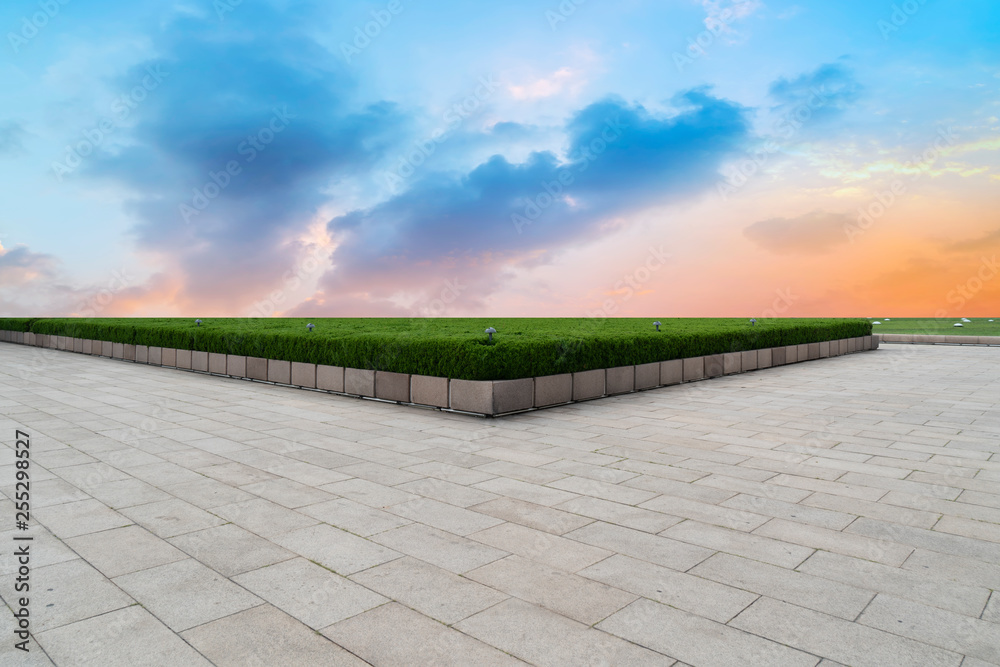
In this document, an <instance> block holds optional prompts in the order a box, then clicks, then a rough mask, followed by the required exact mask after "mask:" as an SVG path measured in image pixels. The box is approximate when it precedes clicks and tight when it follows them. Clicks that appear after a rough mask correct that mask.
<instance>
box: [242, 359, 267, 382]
mask: <svg viewBox="0 0 1000 667" xmlns="http://www.w3.org/2000/svg"><path fill="white" fill-rule="evenodd" d="M247 377H248V378H250V379H252V380H267V359H263V358H261V357H247Z"/></svg>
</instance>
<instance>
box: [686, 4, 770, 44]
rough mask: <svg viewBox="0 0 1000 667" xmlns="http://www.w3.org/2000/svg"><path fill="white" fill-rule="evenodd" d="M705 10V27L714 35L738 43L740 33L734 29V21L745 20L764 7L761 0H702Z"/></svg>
mask: <svg viewBox="0 0 1000 667" xmlns="http://www.w3.org/2000/svg"><path fill="white" fill-rule="evenodd" d="M701 6H702V7H703V8H704V9H705V20H704V24H705V27H706V28H707V29H708V30H710V31H712V32H713V33H718V34H723V35H726V36H727V41H729V42H730V43H736V41H738V39H737V38H739V37H740V35H739V33H738V32H737V30H736V29H735V28H733V26H732V23H733V21H738V20H742V19H745V18H747V17H749V16H751V15H753V14H754V13H755V12H756V11H757V10H758V9H760V8H761V7H763V6H764V4H763V3H762V2H760V0H728V1H727V0H701Z"/></svg>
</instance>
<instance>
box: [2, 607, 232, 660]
mask: <svg viewBox="0 0 1000 667" xmlns="http://www.w3.org/2000/svg"><path fill="white" fill-rule="evenodd" d="M37 639H38V643H39V644H40V645H41V646H42V647H43V648H44V649H45V651H46V652H47V653H48V654H49V655H50V656H52V659H53V660H54V661H55V663H56V664H57V665H60V667H64V666H65V667H73V666H76V665H79V666H81V667H83V666H85V665H95V664H100V665H108V667H112V666H114V667H117V666H119V665H121V666H122V667H125V666H127V665H147V666H148V667H176V666H177V665H185V666H187V665H190V666H191V667H201V666H202V665H204V666H205V667H209V665H211V664H212V663H210V662H209V661H208V660H206V659H205V658H204V656H202V655H201V654H199V653H198V652H197V651H196V650H194V649H193V648H191V646H190V645H189V644H188V643H186V642H185V641H184V640H183V639H181V637H180V636H179V635H176V634H174V633H173V632H172V631H171V630H170V628H168V627H167V626H165V625H164V624H163V623H162V622H160V621H159V620H157V619H156V618H155V617H154V616H153V615H152V614H150V613H149V612H148V611H146V610H145V609H143V608H142V607H140V606H138V605H133V606H131V607H126V608H124V609H119V610H118V611H113V612H111V613H109V614H105V615H103V616H95V617H93V618H89V619H86V620H83V621H78V622H77V623H73V624H71V625H64V626H62V627H60V628H56V629H54V630H49V631H47V632H43V633H41V634H39V635H38V638H37ZM18 664H21V663H18Z"/></svg>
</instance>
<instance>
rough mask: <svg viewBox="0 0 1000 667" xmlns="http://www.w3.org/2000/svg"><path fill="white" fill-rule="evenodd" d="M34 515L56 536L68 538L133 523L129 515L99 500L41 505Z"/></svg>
mask: <svg viewBox="0 0 1000 667" xmlns="http://www.w3.org/2000/svg"><path fill="white" fill-rule="evenodd" d="M33 516H34V518H35V519H37V520H38V521H39V522H41V523H42V524H43V525H44V526H45V527H46V528H48V529H49V530H51V531H52V533H53V534H54V535H55V536H56V537H60V538H62V539H66V538H69V537H76V536H77V535H86V534H87V533H96V532H98V531H101V530H108V529H110V528H120V527H122V526H127V525H129V524H130V523H132V520H131V519H129V518H128V517H126V516H124V515H122V514H119V513H118V512H115V511H114V510H112V509H110V508H109V507H108V506H107V505H104V504H103V503H101V502H100V501H98V500H79V501H76V502H72V503H63V504H62V505H52V506H50V507H40V508H38V509H36V510H34V512H33Z"/></svg>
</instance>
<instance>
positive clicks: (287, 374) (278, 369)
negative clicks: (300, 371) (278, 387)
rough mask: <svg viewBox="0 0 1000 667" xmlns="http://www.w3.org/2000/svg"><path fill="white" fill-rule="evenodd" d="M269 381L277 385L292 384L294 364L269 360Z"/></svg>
mask: <svg viewBox="0 0 1000 667" xmlns="http://www.w3.org/2000/svg"><path fill="white" fill-rule="evenodd" d="M267 381H268V382H275V383H277V384H291V383H292V362H290V361H281V360H279V359H268V360H267Z"/></svg>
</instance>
